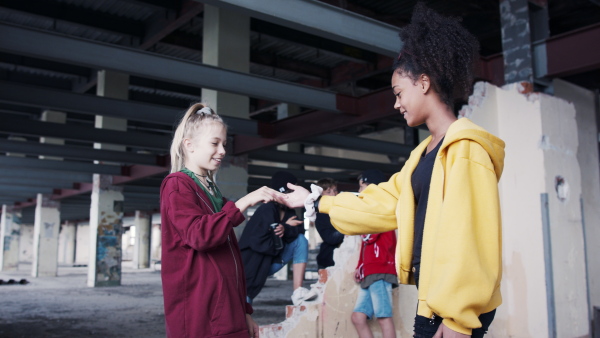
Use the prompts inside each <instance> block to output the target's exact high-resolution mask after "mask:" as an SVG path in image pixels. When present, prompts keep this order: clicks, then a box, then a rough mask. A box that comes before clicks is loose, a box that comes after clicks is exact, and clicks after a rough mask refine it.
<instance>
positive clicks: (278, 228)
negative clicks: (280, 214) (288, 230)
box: [273, 224, 285, 237]
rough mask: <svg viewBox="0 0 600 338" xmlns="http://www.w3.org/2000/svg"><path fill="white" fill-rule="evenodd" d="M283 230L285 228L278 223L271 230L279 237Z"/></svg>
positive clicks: (281, 235)
mask: <svg viewBox="0 0 600 338" xmlns="http://www.w3.org/2000/svg"><path fill="white" fill-rule="evenodd" d="M284 231H285V228H284V227H283V225H281V224H279V225H278V226H277V227H275V230H273V232H274V233H275V235H277V236H279V237H283V232H284Z"/></svg>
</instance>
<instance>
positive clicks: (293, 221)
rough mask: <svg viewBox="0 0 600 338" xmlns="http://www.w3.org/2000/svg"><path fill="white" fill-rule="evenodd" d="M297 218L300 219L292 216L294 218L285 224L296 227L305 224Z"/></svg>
mask: <svg viewBox="0 0 600 338" xmlns="http://www.w3.org/2000/svg"><path fill="white" fill-rule="evenodd" d="M297 218H298V217H296V216H292V217H290V218H288V220H287V221H286V222H285V224H287V225H290V226H293V227H295V226H298V225H300V224H302V223H304V222H302V221H301V220H299V219H297Z"/></svg>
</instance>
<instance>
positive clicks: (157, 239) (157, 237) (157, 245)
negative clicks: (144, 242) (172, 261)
mask: <svg viewBox="0 0 600 338" xmlns="http://www.w3.org/2000/svg"><path fill="white" fill-rule="evenodd" d="M156 218H157V217H155V215H153V216H152V234H151V236H150V243H151V244H150V248H151V251H150V260H152V261H160V259H161V250H162V248H161V239H162V238H161V233H160V217H159V218H158V219H156Z"/></svg>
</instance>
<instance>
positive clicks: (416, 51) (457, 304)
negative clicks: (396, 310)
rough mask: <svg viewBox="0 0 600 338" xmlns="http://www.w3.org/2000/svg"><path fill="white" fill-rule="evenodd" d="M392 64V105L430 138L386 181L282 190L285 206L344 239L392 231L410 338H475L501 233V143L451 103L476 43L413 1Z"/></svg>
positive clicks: (486, 317)
mask: <svg viewBox="0 0 600 338" xmlns="http://www.w3.org/2000/svg"><path fill="white" fill-rule="evenodd" d="M400 38H401V39H402V41H403V42H404V45H403V48H402V50H401V51H400V53H399V55H398V58H397V59H396V61H395V63H394V72H393V75H392V79H391V85H392V86H391V87H392V91H393V94H394V96H395V97H396V102H395V104H394V108H395V109H397V110H398V111H399V112H400V114H402V116H403V117H404V119H405V120H406V123H407V124H408V125H409V126H411V127H416V126H419V125H422V124H425V125H426V126H427V128H428V129H429V131H430V132H431V136H429V137H428V138H427V139H425V140H424V141H423V142H421V144H419V145H418V146H417V147H416V148H415V149H414V150H413V151H412V153H411V155H410V157H409V159H408V160H407V161H406V163H405V164H404V167H403V168H402V170H401V171H400V172H398V173H396V174H395V175H393V176H392V177H391V179H390V180H389V181H388V182H383V183H380V184H378V185H374V184H371V185H369V186H368V187H367V188H366V189H365V190H364V191H362V192H361V193H360V194H359V195H358V196H355V195H354V194H352V193H341V194H339V195H337V196H322V197H321V196H320V192H319V189H318V187H316V186H311V189H312V192H310V193H309V191H307V190H306V189H303V188H301V187H298V186H293V187H292V186H290V188H292V189H294V190H295V191H294V193H293V194H291V195H288V200H287V204H288V205H289V206H291V207H297V206H298V205H302V204H304V205H305V207H306V208H307V216H313V214H314V213H315V212H316V211H318V212H322V213H328V214H329V216H330V218H331V222H332V224H333V225H334V226H335V227H336V228H337V229H338V230H339V231H340V232H342V233H345V234H349V235H358V234H370V233H382V232H386V231H390V230H394V229H398V244H397V246H396V271H397V272H398V278H399V281H400V283H402V284H416V286H417V288H418V305H417V313H416V317H415V326H414V334H415V337H435V338H439V337H468V336H473V337H482V336H483V335H484V334H485V333H486V331H487V329H488V327H489V325H490V323H491V322H492V320H493V318H494V314H495V311H496V310H495V309H496V308H497V307H498V306H499V305H500V303H501V302H502V299H501V296H500V280H501V277H502V229H501V218H500V201H499V194H498V180H499V179H500V175H501V174H502V169H503V166H504V142H503V141H502V140H501V139H499V138H498V137H496V136H494V135H492V134H490V133H489V132H487V131H486V130H484V129H483V128H481V127H479V126H478V125H476V124H474V123H473V122H471V121H470V120H469V119H467V118H461V119H457V118H456V115H455V114H454V111H453V105H454V100H455V99H465V98H466V97H467V95H468V94H469V92H470V90H471V86H472V81H473V73H474V64H475V61H476V60H477V51H478V48H479V46H478V43H477V41H476V39H475V38H474V37H473V36H472V35H471V34H469V32H467V31H466V30H465V29H464V28H463V27H462V26H461V25H460V23H459V22H458V21H457V20H455V19H452V18H447V17H444V16H442V15H440V14H438V13H436V12H434V11H433V10H431V9H429V8H427V7H426V6H425V5H423V4H422V3H419V4H417V6H416V7H415V10H414V12H413V16H412V20H411V24H409V25H408V26H406V27H404V28H403V29H402V30H401V32H400Z"/></svg>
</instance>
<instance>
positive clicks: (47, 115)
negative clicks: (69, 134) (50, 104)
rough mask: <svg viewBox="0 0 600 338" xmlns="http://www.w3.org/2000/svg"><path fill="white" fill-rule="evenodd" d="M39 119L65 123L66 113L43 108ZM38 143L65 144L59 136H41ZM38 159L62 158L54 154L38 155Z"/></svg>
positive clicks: (59, 159) (58, 159)
mask: <svg viewBox="0 0 600 338" xmlns="http://www.w3.org/2000/svg"><path fill="white" fill-rule="evenodd" d="M41 120H42V121H44V122H52V123H61V124H65V123H66V122H67V114H66V113H63V112H59V111H53V110H45V111H44V112H43V113H42V116H41ZM48 128H51V127H50V126H49V127H48ZM40 143H46V144H57V145H63V144H65V140H63V139H60V138H54V137H43V136H42V137H40ZM40 159H46V160H57V161H62V159H63V158H62V157H56V156H43V155H40Z"/></svg>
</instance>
